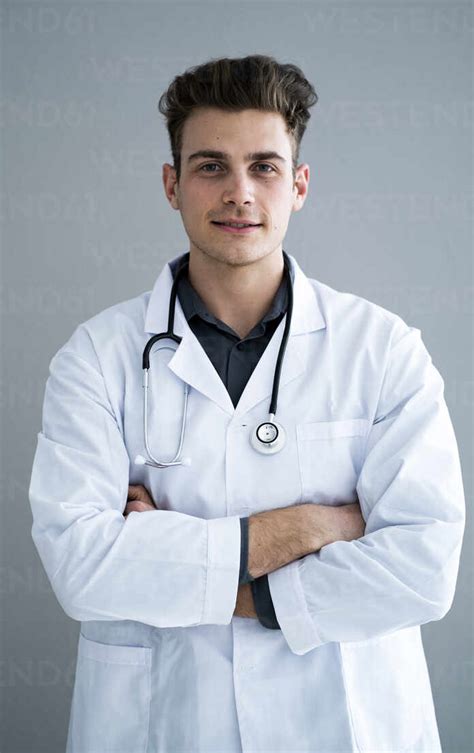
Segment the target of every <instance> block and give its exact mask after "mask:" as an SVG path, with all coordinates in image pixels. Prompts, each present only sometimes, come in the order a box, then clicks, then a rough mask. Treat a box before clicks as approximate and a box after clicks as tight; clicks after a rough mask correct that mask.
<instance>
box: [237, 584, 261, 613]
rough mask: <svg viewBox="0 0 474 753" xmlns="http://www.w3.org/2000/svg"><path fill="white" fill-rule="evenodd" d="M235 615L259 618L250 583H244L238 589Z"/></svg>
mask: <svg viewBox="0 0 474 753" xmlns="http://www.w3.org/2000/svg"><path fill="white" fill-rule="evenodd" d="M234 617H253V618H254V619H255V620H257V619H258V617H257V613H256V611H255V604H254V601H253V593H252V589H251V587H250V583H243V584H242V585H241V586H239V590H238V591H237V601H236V602H235V609H234Z"/></svg>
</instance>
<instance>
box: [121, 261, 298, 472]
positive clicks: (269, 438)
mask: <svg viewBox="0 0 474 753" xmlns="http://www.w3.org/2000/svg"><path fill="white" fill-rule="evenodd" d="M283 261H284V271H285V275H286V279H287V283H288V285H287V290H288V308H287V312H286V322H285V329H284V330H283V337H282V340H281V344H280V349H279V351H278V357H277V361H276V366H275V374H274V377H273V389H272V397H271V402H270V410H269V416H268V420H267V421H264V422H263V423H260V424H258V425H257V426H256V427H254V428H253V429H252V431H251V433H250V444H251V445H252V447H253V448H254V450H256V451H257V452H260V453H262V454H263V455H273V454H275V453H276V452H280V450H282V449H283V447H284V446H285V443H286V432H285V429H284V428H283V426H282V425H281V424H280V423H278V422H277V421H275V414H276V408H277V401H278V389H279V385H280V373H281V367H282V363H283V357H284V355H285V350H286V345H287V342H288V336H289V331H290V326H291V317H292V314H293V284H292V280H291V272H290V260H289V258H288V256H287V254H286V253H285V251H283ZM188 265H189V255H187V256H186V257H185V258H184V260H183V262H182V263H181V264H180V266H179V267H178V269H177V271H176V274H175V278H174V281H173V286H172V288H171V294H170V303H169V311H168V330H167V331H166V332H161V333H160V334H157V335H153V336H152V337H150V339H149V340H148V342H147V344H146V345H145V350H144V351H143V357H142V368H143V441H144V445H145V451H146V454H147V458H145V457H144V456H143V455H137V456H136V458H135V463H136V464H137V465H150V466H152V467H153V468H168V467H170V466H172V465H190V463H191V459H190V458H181V457H180V456H181V451H182V449H183V442H184V433H185V429H186V415H187V409H188V394H189V385H188V384H186V383H185V385H184V404H183V420H182V422H181V432H180V437H179V446H178V451H177V452H176V455H175V456H174V458H173V459H172V460H169V461H164V460H158V459H157V458H155V457H154V455H153V454H152V452H151V450H150V445H149V442H148V389H149V387H148V376H149V370H150V350H151V348H152V347H153V346H154V344H155V343H156V342H158V341H159V340H164V339H168V338H169V339H170V340H174V342H175V343H177V344H178V345H179V344H180V342H181V340H182V338H181V337H180V336H179V335H176V334H175V333H174V332H173V326H174V313H175V307H176V296H177V292H178V282H179V278H180V277H181V275H182V274H183V272H184V270H185V269H187V267H188ZM160 350H171V351H172V352H173V353H174V352H175V350H176V349H175V348H172V347H170V346H165V347H163V348H160Z"/></svg>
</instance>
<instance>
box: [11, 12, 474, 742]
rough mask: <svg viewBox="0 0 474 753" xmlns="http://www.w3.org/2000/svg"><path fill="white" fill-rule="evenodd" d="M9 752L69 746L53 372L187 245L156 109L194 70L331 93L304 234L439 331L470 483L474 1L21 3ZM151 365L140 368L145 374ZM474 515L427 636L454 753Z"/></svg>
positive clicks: (314, 149) (336, 280)
mask: <svg viewBox="0 0 474 753" xmlns="http://www.w3.org/2000/svg"><path fill="white" fill-rule="evenodd" d="M1 11H2V42H3V44H2V72H1V83H2V109H1V116H2V124H3V133H2V145H3V162H2V173H1V174H2V199H3V201H2V225H1V229H2V241H3V249H4V260H3V269H4V290H3V316H2V322H3V324H4V327H3V343H2V344H3V348H4V350H3V353H4V358H3V382H2V390H1V397H2V408H3V424H2V425H3V429H4V432H3V441H4V453H3V456H4V465H3V474H2V487H3V492H4V493H3V504H2V521H3V524H2V526H1V533H2V566H1V577H0V588H1V596H2V600H3V602H2V603H3V606H2V618H3V619H2V622H1V623H0V624H1V625H2V627H3V632H2V644H3V657H2V659H1V673H0V686H1V689H2V693H3V700H2V709H3V714H4V720H3V724H2V728H3V730H4V740H3V746H2V750H3V751H4V753H19V752H20V751H21V752H22V753H40V752H41V751H45V752H46V751H47V752H48V753H59V752H60V751H62V750H63V749H64V744H65V736H66V728H67V721H68V714H69V705H70V700H71V695H72V682H73V674H74V662H75V651H76V641H77V636H78V631H79V623H76V622H74V621H72V620H70V619H69V618H68V617H67V616H66V615H65V614H64V613H63V612H62V610H61V608H60V607H59V605H58V603H57V602H56V599H55V597H54V596H53V594H52V592H51V589H50V587H49V584H48V582H47V580H46V578H45V575H44V573H43V570H42V566H41V564H40V561H39V558H38V556H37V554H36V550H35V549H34V546H33V543H32V540H31V538H30V529H31V522H32V519H31V512H30V508H29V502H28V497H27V490H28V484H29V478H30V472H31V464H32V460H33V455H34V451H35V446H36V433H37V432H38V431H39V430H40V422H41V405H42V399H43V391H44V385H45V381H46V377H47V370H48V364H49V361H50V359H51V357H52V355H53V354H54V353H55V352H56V350H57V349H58V348H59V347H60V346H61V345H62V344H63V343H64V342H65V340H66V339H67V338H68V337H69V336H70V334H71V333H72V331H73V329H74V328H75V327H76V325H77V324H78V323H79V322H81V321H84V320H85V319H87V318H89V317H90V316H92V315H93V314H94V313H96V312H98V311H100V310H102V309H103V308H105V307H107V306H109V305H112V304H113V303H116V302H118V301H120V300H124V299H127V298H131V297H133V296H135V295H137V294H139V293H140V292H142V291H144V290H149V289H150V288H151V287H152V286H153V282H154V280H155V278H156V276H157V274H158V273H159V271H160V270H161V267H162V265H163V264H164V263H165V261H166V260H167V259H170V258H172V257H173V256H175V255H177V254H178V253H182V252H184V251H186V250H188V244H187V237H186V235H185V232H184V229H183V227H182V225H181V220H180V215H179V213H178V212H174V211H172V210H171V208H170V207H169V205H168V203H167V201H166V199H165V196H164V193H163V188H162V183H161V165H162V163H163V162H166V161H170V156H169V150H168V140H167V134H166V131H165V127H164V125H163V123H162V121H161V118H160V116H159V115H158V112H157V110H156V103H157V101H158V98H159V96H160V94H161V93H162V91H163V90H164V89H165V88H166V86H167V85H168V83H169V82H170V80H171V79H172V77H173V76H174V75H176V74H177V73H179V72H182V71H183V70H184V69H185V68H186V67H188V66H191V65H195V64H197V63H199V62H203V61H204V60H206V59H208V58H209V57H218V56H221V55H229V56H240V55H245V54H249V53H255V52H261V53H265V54H272V55H275V56H276V57H277V58H279V59H280V60H282V61H287V62H295V63H297V64H298V65H300V66H301V67H302V68H303V70H304V71H305V73H306V75H307V77H308V78H309V79H310V80H311V81H312V82H313V83H314V85H315V87H316V91H317V92H318V94H319V97H320V101H319V103H318V104H317V105H316V107H315V108H313V111H312V112H313V115H312V120H311V122H310V125H309V127H308V130H307V133H306V136H305V139H304V141H303V148H302V153H301V160H302V161H305V162H308V163H309V164H310V167H311V181H310V194H309V196H308V200H307V202H306V204H305V207H304V210H303V211H302V212H299V213H297V214H295V215H294V216H293V217H292V219H291V221H290V227H289V231H288V234H287V237H286V241H285V243H284V248H285V250H287V251H289V252H290V253H292V254H294V255H295V256H296V258H297V259H298V261H299V262H300V264H301V266H302V267H303V269H304V271H305V272H306V273H307V274H308V275H309V276H311V277H316V278H318V279H320V280H322V281H323V282H326V283H327V284H329V285H331V286H333V287H335V288H337V289H339V290H349V291H352V292H354V293H357V294H359V295H362V296H364V297H365V298H369V299H370V300H373V301H375V302H377V303H379V304H381V305H382V306H384V307H386V308H388V309H390V310H392V311H395V312H397V313H398V314H400V315H401V316H402V317H403V318H404V319H405V320H406V321H407V322H408V323H409V324H411V325H413V326H416V327H419V328H420V329H421V330H422V335H423V339H424V341H425V343H426V345H427V347H428V349H429V351H430V353H431V354H432V357H433V361H434V363H435V365H436V366H437V367H438V369H439V370H440V372H441V373H442V375H443V377H444V379H445V383H446V398H447V402H448V406H449V409H450V412H451V416H452V420H453V423H454V427H455V431H456V435H457V438H458V443H459V448H460V453H461V462H462V465H463V472H464V482H465V489H466V498H467V503H468V513H470V501H471V489H472V460H471V459H472V454H471V441H472V437H471V426H472V406H473V396H472V385H473V374H472V357H471V348H472V313H473V310H472V309H473V307H472V300H473V295H472V292H473V288H472V267H471V247H470V244H471V237H472V235H471V234H472V225H471V205H470V199H471V195H472V161H471V159H472V152H471V129H472V88H471V87H472V74H471V65H472V46H471V36H470V32H472V6H471V5H470V4H469V3H465V4H462V3H457V2H433V1H431V2H418V3H416V4H415V3H411V2H398V3H391V2H387V3H385V2H381V1H379V2H372V3H363V2H351V3H339V2H301V3H298V2H293V3H284V2H260V3H259V2H255V3H250V2H240V3H238V2H190V3H180V2H175V3H173V4H168V3H160V2H134V3H132V2H128V3H121V2H99V1H97V2H81V3H79V2H67V3H62V4H61V3H57V4H55V3H46V2H42V0H40V1H39V2H31V3H27V2H22V1H21V0H19V1H18V2H10V3H6V2H5V3H3V4H2V8H1ZM137 368H138V364H137ZM470 526H471V521H470V515H469V520H468V529H467V533H466V537H465V540H464V547H463V555H462V562H461V571H460V575H459V580H458V586H457V593H456V598H455V601H454V605H453V607H452V609H451V611H450V612H449V613H448V615H447V616H446V617H445V618H444V620H442V621H441V622H438V623H430V624H428V625H426V626H424V627H423V639H424V645H425V650H426V654H427V658H428V662H429V667H430V674H431V679H432V686H433V693H434V697H435V703H436V709H437V716H438V722H439V727H440V734H441V738H442V743H443V749H444V751H445V753H463V752H466V753H467V752H468V751H472V749H473V738H472V734H471V732H472V721H471V717H472V707H473V705H472V704H473V699H472V688H471V681H472V675H473V672H472V669H473V663H472V621H471V618H472V606H471V603H470V599H471V595H472V580H471V574H472V573H471V571H472V539H471V534H470Z"/></svg>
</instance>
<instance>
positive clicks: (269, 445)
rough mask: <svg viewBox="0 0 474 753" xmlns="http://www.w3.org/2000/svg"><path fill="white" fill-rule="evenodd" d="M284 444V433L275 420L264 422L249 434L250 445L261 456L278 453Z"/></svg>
mask: <svg viewBox="0 0 474 753" xmlns="http://www.w3.org/2000/svg"><path fill="white" fill-rule="evenodd" d="M285 443H286V433H285V430H284V428H283V426H282V425H281V424H279V423H277V422H276V421H275V420H273V419H272V420H270V421H264V422H263V423H261V424H259V425H258V426H257V427H256V428H255V429H252V431H251V433H250V444H251V445H252V447H253V448H254V450H256V451H257V452H261V453H262V455H274V454H275V453H276V452H280V450H282V449H283V447H284V446H285Z"/></svg>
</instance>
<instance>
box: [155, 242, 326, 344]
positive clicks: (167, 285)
mask: <svg viewBox="0 0 474 753" xmlns="http://www.w3.org/2000/svg"><path fill="white" fill-rule="evenodd" d="M286 254H287V256H288V258H289V259H290V262H291V265H292V267H293V269H294V275H295V276H294V286H293V316H292V319H291V328H290V336H293V335H299V334H302V333H305V332H313V331H315V330H319V329H321V328H324V327H325V326H326V320H325V316H324V313H323V311H325V307H326V304H325V300H326V296H325V294H324V291H325V288H324V286H321V284H320V283H319V282H318V281H317V280H310V279H309V278H308V277H307V276H306V275H305V273H304V272H303V270H302V269H301V267H300V266H299V264H298V262H297V260H296V259H295V258H294V257H293V256H292V255H291V254H289V253H288V252H286ZM179 258H181V257H178V259H173V260H171V261H167V262H166V263H165V265H164V267H163V268H162V270H161V272H160V274H159V275H158V277H157V278H156V280H155V284H154V286H153V289H152V290H151V291H150V292H149V294H148V297H147V302H146V314H145V323H144V331H145V332H148V333H150V334H151V333H158V332H164V331H166V328H167V324H168V316H169V301H170V291H171V287H172V283H173V276H172V273H171V268H170V267H171V265H172V264H173V262H176V261H178V262H179ZM188 330H189V331H191V330H190V329H189V325H188V323H187V320H186V317H185V314H184V312H183V309H182V306H181V303H180V301H179V299H178V300H177V301H176V317H175V333H176V334H177V335H180V336H184V334H185V333H186V332H188Z"/></svg>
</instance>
